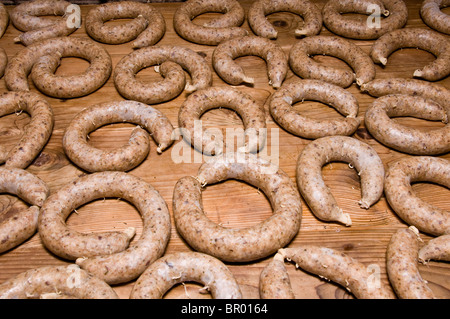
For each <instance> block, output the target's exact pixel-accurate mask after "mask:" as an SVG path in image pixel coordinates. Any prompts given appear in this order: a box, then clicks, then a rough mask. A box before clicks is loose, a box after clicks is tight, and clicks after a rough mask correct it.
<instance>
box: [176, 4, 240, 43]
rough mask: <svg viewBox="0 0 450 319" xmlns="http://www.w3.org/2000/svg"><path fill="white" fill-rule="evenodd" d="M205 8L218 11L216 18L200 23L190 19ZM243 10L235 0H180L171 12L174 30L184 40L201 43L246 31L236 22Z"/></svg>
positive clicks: (215, 41) (204, 11) (238, 21)
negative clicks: (218, 15) (172, 13)
mask: <svg viewBox="0 0 450 319" xmlns="http://www.w3.org/2000/svg"><path fill="white" fill-rule="evenodd" d="M207 12H217V13H222V15H221V16H220V17H219V18H216V19H212V20H211V21H209V22H207V23H205V24H204V25H200V24H197V23H194V22H193V21H192V20H193V19H194V18H195V17H197V16H199V15H201V14H203V13H207ZM244 20H245V11H244V9H243V8H242V6H241V4H240V3H239V2H238V1H236V0H222V1H215V0H188V1H185V2H183V3H182V4H181V5H180V6H179V7H178V8H177V10H176V11H175V13H174V16H173V27H174V29H175V31H176V32H177V33H178V34H179V35H180V36H181V37H182V38H183V39H185V40H187V41H190V42H193V43H197V44H205V45H218V44H219V43H220V42H223V41H226V40H228V39H231V38H234V37H240V36H244V35H247V34H248V32H247V30H245V29H244V28H241V27H240V26H241V25H242V23H243V22H244Z"/></svg>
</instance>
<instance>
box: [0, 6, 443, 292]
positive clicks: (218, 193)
mask: <svg viewBox="0 0 450 319" xmlns="http://www.w3.org/2000/svg"><path fill="white" fill-rule="evenodd" d="M314 2H315V3H317V5H318V6H319V7H320V8H321V7H322V6H323V4H324V3H325V1H324V0H319V1H317V0H315V1H314ZM406 2H407V4H408V8H409V19H408V23H407V25H406V27H421V28H427V27H426V26H425V25H424V24H423V22H422V20H421V18H420V16H419V7H420V2H421V1H420V0H415V1H409V0H408V1H406ZM241 3H242V5H243V7H244V8H245V9H246V10H247V9H248V8H249V5H250V3H251V1H249V0H245V1H241ZM153 5H154V6H155V7H156V8H158V9H159V10H160V11H161V12H162V13H163V15H164V17H165V19H166V23H167V32H166V34H165V36H164V38H163V39H162V40H161V41H160V42H159V44H161V45H162V44H176V45H180V46H185V47H189V48H191V49H193V50H195V51H197V52H199V53H200V54H202V55H204V56H205V58H206V60H207V61H208V63H211V56H212V52H213V50H214V47H213V46H206V45H197V44H193V43H189V42H187V41H185V40H183V39H182V38H180V37H179V36H178V35H177V34H176V33H175V31H174V29H173V26H172V16H173V14H174V11H175V9H176V8H177V7H178V6H179V5H180V3H155V4H153ZM8 8H9V9H11V7H8ZM90 8H91V6H83V7H82V14H83V16H84V15H85V14H86V12H87V11H88V10H89V9H90ZM445 10H446V12H448V11H449V10H448V9H445ZM212 16H214V14H206V15H204V16H202V17H198V18H197V21H200V22H201V21H202V20H207V19H208V18H210V17H212ZM269 19H270V21H272V22H273V23H274V24H275V25H276V26H277V29H278V31H279V38H278V39H277V40H276V42H277V43H278V44H279V45H280V46H281V47H282V48H283V50H284V51H285V52H286V53H288V52H289V50H290V48H291V46H292V45H293V44H294V43H295V41H297V40H296V39H295V37H294V33H293V32H294V29H295V27H296V24H297V23H298V22H300V21H301V18H300V17H298V16H296V15H293V14H290V13H275V14H272V15H270V16H269ZM112 23H118V22H117V21H116V22H112ZM244 27H245V28H247V29H249V27H248V24H247V22H245V24H244ZM19 34H20V32H19V31H18V30H17V29H15V28H14V27H13V26H12V25H11V24H10V26H9V27H8V29H7V31H6V33H5V35H4V36H3V38H2V39H1V40H0V45H1V46H2V47H3V48H5V50H6V51H7V54H8V56H9V57H12V56H13V55H14V54H15V53H17V52H18V51H20V50H21V49H23V46H22V45H21V44H17V43H14V41H13V39H14V38H15V37H16V36H17V35H19ZM321 34H324V35H328V34H330V32H329V31H328V30H326V29H325V27H324V28H323V29H322V32H321ZM86 36H87V35H86V33H85V29H84V25H83V26H82V27H81V28H80V29H79V30H77V31H76V32H75V33H73V34H72V35H71V37H86ZM351 41H353V42H354V43H356V44H358V45H359V46H360V47H361V48H362V49H363V50H365V51H366V52H369V50H370V48H371V45H372V43H373V41H357V40H351ZM102 45H103V47H104V48H105V49H106V50H108V52H109V53H110V55H111V58H112V61H113V66H115V65H116V64H117V62H118V61H119V60H120V59H121V58H122V57H123V56H124V55H126V54H128V53H130V52H132V49H131V46H130V44H129V43H127V44H122V45H105V44H102ZM315 58H316V59H317V61H321V62H323V63H328V64H329V65H335V66H337V67H342V68H348V66H347V65H346V64H345V63H343V62H342V61H340V60H337V59H335V58H331V57H327V56H319V57H315ZM433 59H434V57H433V56H432V55H431V54H429V53H427V52H425V51H422V50H416V49H403V50H399V51H397V52H395V53H393V54H392V55H391V57H390V58H389V62H388V65H387V66H386V67H384V68H381V67H380V66H377V67H376V70H377V76H376V78H390V77H403V78H410V77H411V76H412V73H413V71H414V70H415V69H416V68H419V67H421V66H423V65H425V64H427V63H429V62H431V61H432V60H433ZM237 61H238V63H239V64H241V65H242V66H244V68H245V69H246V72H248V75H249V76H252V77H254V78H255V79H256V83H255V84H254V86H253V87H250V86H245V85H241V86H238V88H239V89H241V90H243V91H245V92H247V93H249V94H251V95H252V96H253V97H254V98H255V99H256V100H257V101H258V102H259V103H261V104H265V103H266V101H267V98H268V97H269V96H270V95H271V94H272V93H273V92H274V91H273V89H272V88H271V87H270V86H269V84H268V80H267V75H266V72H265V62H264V60H262V59H260V58H258V57H254V56H248V57H241V58H239V59H238V60H237ZM87 65H88V64H87V62H86V61H84V60H81V59H77V58H65V59H63V61H62V64H61V66H60V68H59V69H58V70H57V73H58V74H77V73H79V72H80V70H82V69H83V68H85V67H87ZM294 77H295V75H294V74H293V73H292V72H291V71H290V72H289V74H288V80H289V79H293V78H294ZM138 78H141V79H143V80H148V81H155V80H158V79H159V75H157V74H156V73H154V71H153V69H150V68H149V69H145V70H143V71H141V72H140V73H139V74H138ZM438 83H440V84H442V85H444V86H446V87H447V88H450V79H449V78H448V77H447V78H446V79H443V80H441V81H439V82H438ZM30 85H31V90H32V91H36V89H35V87H34V86H33V84H32V83H31V80H30ZM213 85H216V86H222V85H227V84H225V82H223V81H222V80H221V79H220V78H219V77H218V76H217V74H214V78H213ZM0 89H1V91H6V90H7V89H6V87H5V82H4V79H1V80H0ZM347 90H348V91H349V92H351V93H353V94H354V95H355V96H356V97H357V99H358V101H359V106H360V112H359V117H360V118H361V119H363V118H364V112H365V110H366V108H367V107H368V106H369V105H370V104H371V102H372V101H373V100H374V98H373V97H371V96H369V95H367V94H363V93H361V92H360V91H359V90H358V88H357V87H356V85H355V84H353V85H352V86H351V87H349V88H348V89H347ZM186 96H187V95H186V94H185V93H182V94H181V95H180V96H178V97H177V98H175V99H174V100H172V101H169V102H166V103H162V104H159V105H155V106H154V107H156V108H157V109H159V110H161V111H162V112H164V113H165V114H166V116H167V117H168V118H169V119H170V120H171V121H172V123H173V125H174V126H175V127H176V126H177V125H178V122H177V114H178V109H179V107H180V105H181V103H182V102H183V101H184V100H185V98H186ZM46 99H47V100H48V101H49V102H50V103H51V105H52V107H53V110H54V114H55V127H54V131H53V135H52V137H51V139H50V141H49V142H48V145H46V147H45V148H44V150H43V151H42V153H41V154H40V156H39V157H38V158H36V160H35V161H34V162H33V163H32V164H31V165H30V166H29V167H28V168H27V169H28V170H29V171H30V172H32V173H34V174H36V175H37V176H39V177H40V178H42V179H43V180H44V181H45V182H46V183H47V184H48V186H49V187H50V189H51V191H52V192H56V191H57V190H58V189H59V188H60V187H62V186H63V185H64V184H66V183H68V182H70V181H72V180H73V179H75V178H77V177H78V176H81V175H83V174H85V172H83V171H82V170H80V169H79V168H77V167H76V166H74V165H73V164H72V163H71V162H69V160H68V158H67V157H66V156H65V154H64V151H63V149H62V143H61V141H62V137H63V134H64V129H65V128H66V127H67V125H68V124H69V122H70V121H71V119H72V118H73V117H74V116H75V115H76V114H77V113H78V112H80V111H81V110H82V109H83V108H85V107H87V106H90V105H93V104H96V103H101V102H106V101H119V100H123V98H122V97H121V96H120V95H119V94H118V92H117V91H116V89H115V87H114V83H113V80H112V78H110V79H109V80H108V82H107V83H106V84H105V85H104V86H103V87H102V88H100V89H99V90H98V91H96V92H95V93H93V94H90V95H88V96H85V97H81V98H75V99H68V100H61V99H55V98H51V97H46ZM266 107H267V105H266ZM295 108H296V109H298V110H299V111H301V112H303V114H305V115H308V116H312V117H315V118H319V119H320V118H338V117H339V116H340V115H338V113H337V112H336V111H334V110H333V109H331V108H329V107H328V106H326V105H324V104H321V103H318V102H310V101H305V102H304V103H298V104H297V105H296V106H295ZM202 120H203V125H205V126H207V127H233V128H240V127H242V122H241V120H240V118H239V117H238V116H237V115H236V114H235V113H234V112H232V111H229V110H226V109H218V110H212V111H210V112H208V113H207V114H205V115H204V116H203V117H202ZM397 120H398V121H400V122H401V123H404V124H408V125H414V126H416V127H420V128H423V129H431V128H437V127H441V126H442V125H443V124H442V123H434V122H433V123H432V122H427V121H423V120H417V119H412V118H403V119H397ZM28 121H29V117H28V115H26V114H24V113H22V114H13V115H8V116H5V117H2V118H1V119H0V136H1V143H2V144H5V145H13V143H15V142H16V141H18V139H19V138H20V136H21V132H22V130H23V128H24V126H25V125H26V124H27V123H28ZM267 125H268V132H269V138H268V145H267V147H268V154H269V155H270V154H271V152H276V151H277V150H278V151H279V165H280V167H281V168H282V169H283V170H284V171H285V172H286V173H287V174H288V175H289V176H290V177H291V179H292V181H293V182H294V183H295V167H296V161H297V158H298V155H299V154H300V152H301V150H302V149H303V147H304V146H305V145H306V144H307V143H308V142H309V140H306V139H303V138H299V137H297V136H294V135H292V134H289V133H287V132H286V131H284V130H283V129H281V128H279V127H278V126H277V125H276V124H275V123H274V121H273V119H272V118H271V117H270V115H269V114H267ZM132 127H133V125H131V124H113V125H108V126H106V127H103V128H101V129H99V130H97V131H95V132H93V133H92V134H91V135H90V143H92V144H93V145H95V146H97V147H100V148H104V149H107V148H114V147H117V145H121V144H124V143H126V141H127V140H128V137H129V134H130V131H131V129H132ZM272 134H273V135H274V136H275V134H278V136H279V138H278V141H277V140H271V138H270V137H271V135H272ZM354 137H355V138H358V139H360V140H362V141H364V142H366V143H368V144H370V145H371V146H372V147H374V148H375V149H376V151H377V152H378V154H379V155H380V157H381V159H382V160H383V163H384V164H385V165H388V164H389V163H390V162H392V161H394V160H397V159H399V158H403V157H408V156H410V155H406V154H402V153H399V152H397V151H394V150H392V149H389V148H387V147H385V146H383V145H382V144H380V143H379V142H378V141H376V140H375V139H374V138H372V137H371V135H370V134H369V133H368V131H367V130H366V129H365V128H364V125H363V124H361V126H360V128H359V129H358V130H357V132H356V133H355V134H354ZM277 142H278V143H277ZM177 143H183V141H181V140H179V141H176V142H175V144H174V146H175V145H177ZM174 146H172V149H173V148H174ZM172 149H169V150H167V151H165V152H164V153H163V154H161V155H157V153H156V145H155V144H154V143H153V141H152V149H151V153H150V155H149V157H148V158H147V159H146V160H145V162H143V163H142V164H141V165H140V166H139V167H137V168H135V169H133V170H132V171H130V172H129V173H130V174H133V175H136V176H139V177H141V178H142V179H144V180H146V181H147V182H149V183H151V185H153V186H154V187H155V188H156V189H157V190H158V191H159V192H160V193H161V195H162V196H163V198H164V199H165V200H166V202H167V204H168V206H169V208H170V212H171V213H172V193H173V188H174V185H175V183H176V182H177V180H178V179H179V178H180V177H182V176H185V175H195V173H196V171H197V169H198V167H199V166H200V165H201V163H198V162H194V155H193V154H194V152H193V151H192V152H191V153H190V155H191V159H192V161H191V162H190V163H179V164H176V163H174V162H173V160H172V158H171V151H172ZM272 154H275V153H272ZM442 157H443V158H447V159H450V154H446V155H443V156H442ZM323 176H324V179H325V182H326V183H327V184H328V185H329V187H330V189H331V191H332V192H333V194H334V195H335V197H336V198H337V201H338V204H339V205H340V206H341V207H342V209H343V210H344V212H347V213H349V214H350V216H351V218H352V220H353V225H352V226H351V227H345V226H341V225H339V224H336V223H325V222H322V221H320V220H318V219H317V218H316V217H314V215H312V213H311V211H310V210H309V208H308V206H307V205H306V203H305V202H303V203H302V204H303V206H302V210H303V217H302V224H301V228H300V231H299V233H298V234H297V236H296V237H295V238H294V240H293V241H292V242H291V243H290V244H289V247H296V246H299V245H302V244H316V245H322V246H326V247H330V248H334V249H337V250H339V251H342V252H345V253H347V254H348V255H350V256H352V257H354V258H356V259H358V260H359V261H361V262H362V263H364V264H366V265H373V264H376V265H378V266H379V269H380V271H381V280H382V281H383V282H384V283H388V280H387V275H386V268H385V262H386V259H385V252H386V247H387V244H388V241H389V239H390V238H391V236H392V234H393V233H394V232H395V231H396V230H398V229H400V228H405V227H407V226H408V225H406V224H405V223H404V222H403V221H402V220H401V219H400V218H399V217H397V215H396V214H395V213H394V212H393V211H392V209H391V208H390V207H389V206H388V204H387V202H386V199H385V197H384V196H383V197H382V198H381V200H380V201H379V202H377V203H376V204H375V205H374V206H373V207H371V208H370V209H368V210H363V209H360V208H359V207H358V205H357V204H356V203H357V201H358V200H359V198H360V185H359V178H358V175H357V173H356V171H355V170H354V169H351V168H349V166H348V165H347V164H345V163H331V164H328V165H326V166H325V167H324V168H323ZM414 190H415V191H416V192H417V194H418V195H419V196H420V197H421V198H423V199H425V200H427V201H429V202H432V203H433V204H435V205H436V206H438V207H441V208H445V209H448V208H449V207H450V196H449V190H448V189H446V188H444V187H442V186H438V185H434V184H430V183H420V184H415V185H414ZM203 195H204V197H203V202H204V208H205V211H206V213H207V216H208V217H209V218H210V219H211V220H213V221H215V222H217V223H221V224H222V225H224V226H226V227H248V226H252V225H255V224H257V223H259V222H261V221H263V220H264V219H266V218H267V217H268V216H270V215H271V213H272V210H271V207H270V204H269V202H268V200H267V199H266V197H265V196H264V194H262V193H261V192H259V191H258V189H256V188H254V187H252V186H250V185H247V184H245V183H242V182H238V181H226V182H224V183H221V184H217V185H211V186H208V187H207V188H206V189H205V191H204V193H203ZM24 205H25V204H24V203H23V202H22V201H21V200H19V199H17V197H15V196H10V195H1V201H0V210H2V211H3V213H2V214H4V215H9V214H14V212H16V211H17V210H18V209H20V208H21V207H23V206H24ZM67 224H68V225H69V226H70V227H72V228H73V229H76V230H78V231H103V230H111V229H115V230H118V229H124V228H126V227H129V226H133V227H135V228H136V229H137V236H136V238H138V236H139V234H140V230H141V228H142V221H141V218H140V216H139V214H138V212H137V210H136V209H135V208H134V207H133V206H132V205H130V204H128V203H126V202H124V201H122V200H117V199H107V200H105V201H103V200H97V201H94V202H92V203H89V204H86V205H84V206H82V207H80V208H78V209H77V212H76V213H72V214H71V215H70V217H69V218H68V220H67ZM421 237H422V239H423V240H424V242H426V241H427V240H429V239H430V238H431V237H429V236H426V235H424V234H421ZM136 238H135V239H134V240H136ZM189 250H190V248H189V247H188V245H187V244H186V242H185V241H184V240H183V239H182V238H181V237H180V235H179V234H178V233H177V231H176V229H175V226H174V223H173V219H172V231H171V237H170V241H169V244H168V246H167V250H166V253H167V254H170V253H173V252H178V251H189ZM270 259H271V256H270V257H267V258H265V259H263V260H260V261H255V262H249V263H242V264H236V263H227V265H228V266H229V267H230V269H231V271H232V272H233V274H234V275H235V276H236V279H237V281H238V283H239V284H240V287H241V289H242V293H243V296H244V298H248V299H256V298H259V292H258V281H259V275H260V272H261V270H262V269H263V267H264V266H265V265H266V264H267V263H268V261H269V260H270ZM69 263H71V262H70V261H66V260H62V259H60V258H58V257H57V256H55V255H53V254H52V253H51V252H49V251H48V250H46V249H45V248H44V246H43V245H42V243H41V240H40V238H39V235H38V234H36V235H34V236H33V237H32V238H30V239H29V240H27V241H26V242H24V243H23V244H21V245H20V246H18V247H16V248H14V249H12V250H10V251H8V252H5V253H3V254H0V283H2V282H4V281H5V280H6V279H8V278H10V277H12V276H14V275H17V274H19V273H21V272H23V271H26V270H28V269H31V268H35V267H40V266H45V265H62V264H69ZM287 266H288V267H287V268H288V271H289V274H290V276H291V281H292V284H293V287H294V290H295V293H296V297H297V298H308V299H309V298H353V296H352V295H351V294H349V293H348V292H347V291H346V290H345V289H343V288H341V287H340V286H338V285H336V284H334V283H332V282H328V281H325V280H322V279H320V278H319V277H317V276H314V275H311V274H308V273H306V272H304V271H302V270H300V269H295V267H294V266H293V265H290V264H287ZM420 271H421V274H422V276H423V277H424V279H425V280H427V281H428V283H429V286H430V287H431V289H432V290H433V291H434V292H435V294H436V295H437V296H439V297H444V298H448V297H450V265H449V264H448V263H445V262H430V263H429V264H428V265H426V266H424V265H420ZM133 284H134V282H130V283H126V284H121V285H116V286H114V289H115V290H116V291H117V293H118V295H119V296H120V298H128V297H129V294H130V291H131V289H132V287H133ZM199 288H201V285H199V284H196V283H185V284H184V285H178V286H176V287H174V288H173V289H172V290H170V291H169V292H168V293H167V295H166V296H165V297H166V298H210V295H208V294H207V295H204V294H199V292H198V290H199Z"/></svg>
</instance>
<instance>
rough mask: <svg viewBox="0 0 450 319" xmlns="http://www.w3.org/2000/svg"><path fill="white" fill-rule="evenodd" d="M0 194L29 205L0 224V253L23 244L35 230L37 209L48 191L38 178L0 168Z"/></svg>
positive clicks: (14, 170)
mask: <svg viewBox="0 0 450 319" xmlns="http://www.w3.org/2000/svg"><path fill="white" fill-rule="evenodd" d="M0 193H9V194H14V195H16V196H18V197H19V198H21V199H23V200H24V201H25V202H27V203H29V204H31V206H30V207H29V208H28V209H25V210H23V211H21V212H18V213H17V214H15V215H13V216H11V217H9V218H6V219H3V220H2V221H1V222H0V253H2V252H4V251H7V250H9V249H11V248H13V247H16V246H17V245H19V244H21V243H23V242H24V241H25V240H27V239H28V238H30V237H31V236H32V235H33V234H34V233H35V232H36V230H37V223H38V215H39V207H41V206H42V204H43V203H44V201H45V200H46V199H47V196H48V195H49V194H50V190H49V188H48V187H47V185H46V183H45V182H44V181H43V180H41V179H40V178H39V177H37V176H35V175H33V174H32V173H30V172H28V171H25V170H23V169H21V168H4V167H0Z"/></svg>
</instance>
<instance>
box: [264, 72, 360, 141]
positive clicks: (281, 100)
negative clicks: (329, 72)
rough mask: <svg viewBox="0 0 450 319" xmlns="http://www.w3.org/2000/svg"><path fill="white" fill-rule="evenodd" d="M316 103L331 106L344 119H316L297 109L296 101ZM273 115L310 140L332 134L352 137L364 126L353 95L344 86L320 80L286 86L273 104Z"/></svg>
mask: <svg viewBox="0 0 450 319" xmlns="http://www.w3.org/2000/svg"><path fill="white" fill-rule="evenodd" d="M304 100H314V101H319V102H322V103H324V104H327V105H329V106H331V107H333V108H334V109H336V110H337V111H338V112H339V113H340V114H342V115H343V116H345V118H342V119H336V120H335V119H326V120H315V119H312V118H309V117H306V116H303V115H301V114H300V113H299V112H297V111H296V110H294V109H293V107H292V106H293V105H294V104H295V103H296V102H299V101H304ZM269 110H270V114H271V115H272V117H273V118H274V120H275V121H276V122H277V123H278V124H279V125H280V126H281V127H282V128H284V129H285V130H287V131H288V132H290V133H292V134H294V135H297V136H300V137H303V138H309V139H316V138H320V137H324V136H332V135H351V134H353V133H354V132H355V131H356V129H357V128H358V126H359V124H360V122H361V121H360V120H359V119H358V118H357V115H358V111H359V105H358V100H357V99H356V98H355V96H354V95H353V94H351V93H350V92H348V91H346V90H345V89H343V88H342V87H340V86H337V85H334V84H331V83H327V82H323V81H320V80H297V81H292V82H289V83H284V84H283V85H282V86H281V88H280V89H278V90H277V91H276V92H274V93H273V94H272V96H271V98H270V101H269Z"/></svg>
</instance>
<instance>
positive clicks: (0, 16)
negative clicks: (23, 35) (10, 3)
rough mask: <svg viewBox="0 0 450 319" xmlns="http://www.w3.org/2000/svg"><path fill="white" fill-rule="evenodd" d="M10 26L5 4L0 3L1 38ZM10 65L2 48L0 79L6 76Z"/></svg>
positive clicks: (0, 50)
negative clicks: (7, 67)
mask: <svg viewBox="0 0 450 319" xmlns="http://www.w3.org/2000/svg"><path fill="white" fill-rule="evenodd" d="M8 25H9V13H8V10H6V7H5V5H4V4H2V3H0V38H1V37H2V36H3V34H5V31H6V29H7V28H8ZM7 64H8V55H7V54H6V51H5V49H3V48H0V78H1V77H2V76H3V74H5V69H6V65H7Z"/></svg>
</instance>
